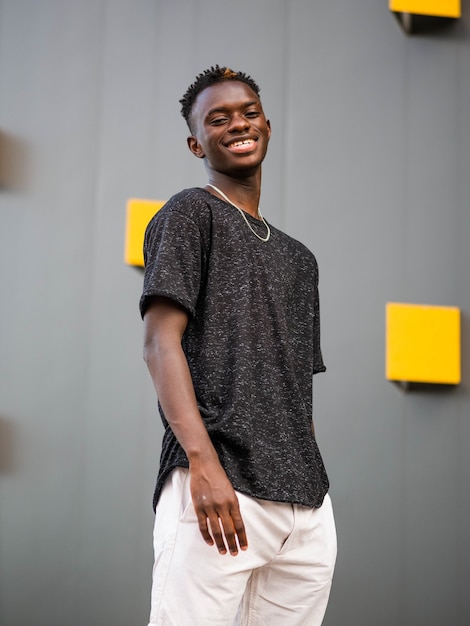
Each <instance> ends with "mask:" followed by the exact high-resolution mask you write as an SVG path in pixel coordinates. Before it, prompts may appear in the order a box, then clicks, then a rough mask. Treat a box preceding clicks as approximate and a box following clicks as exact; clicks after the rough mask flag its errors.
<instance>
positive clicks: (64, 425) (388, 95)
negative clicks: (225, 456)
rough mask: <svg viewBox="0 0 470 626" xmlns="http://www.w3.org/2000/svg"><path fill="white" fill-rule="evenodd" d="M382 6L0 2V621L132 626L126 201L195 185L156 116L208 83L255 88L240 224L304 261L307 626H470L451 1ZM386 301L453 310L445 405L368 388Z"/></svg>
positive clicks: (142, 593) (148, 441)
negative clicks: (261, 157)
mask: <svg viewBox="0 0 470 626" xmlns="http://www.w3.org/2000/svg"><path fill="white" fill-rule="evenodd" d="M387 4H388V3H387V2H386V0H382V1H380V2H378V1H377V0H355V2H350V0H328V2H316V1H315V2H312V1H311V0H295V1H294V0H290V1H289V0H238V1H237V2H236V3H235V2H229V1H228V0H217V1H216V0H213V1H211V0H109V1H105V0H94V1H93V0H80V1H79V0H76V1H73V0H0V148H1V150H0V151H1V154H2V156H1V160H0V182H1V184H2V187H1V189H0V220H1V221H0V224H1V226H0V285H1V292H0V440H1V453H2V457H1V464H0V469H1V474H0V479H1V511H0V532H1V545H0V549H1V554H0V575H1V585H0V623H1V626H20V625H23V624H26V623H32V624H35V626H64V625H65V626H79V625H80V626H82V625H83V624H89V625H90V626H111V624H112V625H113V626H129V624H133V625H134V624H135V625H138V624H145V623H146V620H147V613H148V595H149V589H150V571H151V565H152V554H151V549H152V548H151V545H152V544H151V528H152V522H153V519H152V510H151V495H152V489H153V482H154V476H155V472H156V467H157V462H158V455H159V439H160V436H161V429H160V425H159V419H158V417H157V415H156V410H155V399H154V394H153V390H152V387H151V383H150V379H149V377H148V374H147V372H146V370H145V367H144V364H143V362H142V358H141V343H142V327H141V321H140V319H139V315H138V310H137V301H138V297H139V292H140V288H141V281H142V275H141V273H140V272H139V271H138V270H136V269H134V268H130V267H127V266H125V265H124V263H123V260H122V258H123V234H124V216H125V203H126V200H127V198H129V197H148V198H156V199H164V198H168V197H169V196H170V195H171V194H172V193H175V192H176V191H178V190H179V189H181V188H182V187H186V186H190V185H193V184H204V183H205V180H206V179H205V173H204V171H203V168H202V166H201V163H200V162H199V161H197V160H196V159H194V158H192V157H191V155H190V154H189V152H188V151H187V150H186V147H185V137H186V129H185V127H184V123H183V120H182V118H180V116H179V106H178V99H179V97H180V96H181V95H182V93H183V92H184V90H185V88H186V87H187V85H188V84H189V83H190V82H191V81H192V80H193V78H194V76H195V75H196V73H198V72H199V71H201V70H202V69H205V68H206V67H207V66H209V65H212V64H214V63H220V64H228V65H232V66H234V67H235V68H236V69H242V70H245V71H248V72H249V73H251V74H252V75H253V76H254V77H255V78H256V80H257V81H258V82H259V83H260V84H261V89H262V97H263V101H264V105H265V109H266V111H267V113H268V114H269V116H270V118H271V121H272V125H273V138H272V143H271V151H270V154H269V156H268V159H267V162H266V167H265V170H264V192H263V197H262V210H263V213H264V214H265V215H266V216H267V218H268V219H270V220H271V221H272V222H273V223H274V224H276V225H277V226H280V227H281V228H284V229H285V230H286V231H287V232H289V233H290V234H291V235H293V236H295V237H297V238H299V239H300V240H302V241H303V242H304V243H306V244H307V245H308V246H309V247H310V248H312V249H313V250H314V252H315V253H316V255H317V258H318V261H319V264H320V275H321V297H322V322H323V351H324V354H325V358H326V361H327V365H328V372H327V373H326V374H324V375H321V376H318V377H317V379H316V380H315V413H316V430H317V434H318V437H319V440H320V444H321V448H322V451H323V455H324V457H325V460H326V463H327V466H328V469H329V473H330V478H331V483H332V489H331V494H332V498H333V501H334V505H335V510H336V517H337V525H338V534H339V557H338V564H337V573H336V579H335V585H334V589H333V593H332V597H331V603H330V607H329V610H328V614H327V617H326V619H325V624H326V625H327V626H343V625H344V626H346V625H347V626H377V625H380V626H397V625H400V626H442V625H446V626H447V625H449V626H463V625H464V624H468V623H469V615H470V602H469V594H468V591H467V585H468V575H467V574H468V565H467V564H468V562H469V560H470V542H469V531H468V528H469V524H468V519H469V517H470V490H469V489H468V484H469V482H470V455H469V454H468V452H469V442H470V420H469V416H470V396H469V346H470V331H469V314H470V278H469V276H470V272H469V268H470V208H469V198H470V176H469V168H470V123H469V120H468V117H469V112H470V34H469V28H470V6H468V3H466V2H464V3H463V5H464V16H463V19H462V20H461V22H460V23H459V24H457V25H456V26H455V27H454V28H449V29H447V30H445V31H442V32H438V33H434V34H432V35H427V36H420V37H406V36H405V35H404V34H403V32H402V31H401V30H400V28H399V26H398V24H397V23H396V21H395V19H394V18H393V17H392V15H391V14H390V13H389V11H388V9H387ZM387 301H405V302H416V303H431V304H442V305H454V306H459V307H461V308H462V312H463V340H462V348H463V382H462V384H461V385H460V387H459V388H457V389H454V390H449V391H440V392H424V391H419V392H413V393H411V392H409V393H403V392H402V391H400V390H399V389H398V388H396V387H395V386H393V385H392V384H391V383H389V382H387V381H386V380H385V379H384V307H385V303H386V302H387ZM182 626H183V625H182ZM184 626H186V625H184Z"/></svg>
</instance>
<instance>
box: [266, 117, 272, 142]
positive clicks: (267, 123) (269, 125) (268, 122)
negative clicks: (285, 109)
mask: <svg viewBox="0 0 470 626" xmlns="http://www.w3.org/2000/svg"><path fill="white" fill-rule="evenodd" d="M266 125H267V127H268V131H269V134H268V139H270V138H271V122H270V121H269V120H266Z"/></svg>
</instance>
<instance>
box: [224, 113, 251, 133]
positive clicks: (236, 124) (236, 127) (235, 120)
mask: <svg viewBox="0 0 470 626" xmlns="http://www.w3.org/2000/svg"><path fill="white" fill-rule="evenodd" d="M249 126H250V122H249V120H248V119H247V118H246V117H245V116H244V115H242V114H241V113H235V114H234V115H233V116H232V119H231V120H230V126H229V131H230V132H237V131H240V130H245V129H246V128H249Z"/></svg>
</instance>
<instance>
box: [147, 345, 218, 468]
mask: <svg viewBox="0 0 470 626" xmlns="http://www.w3.org/2000/svg"><path fill="white" fill-rule="evenodd" d="M145 361H146V363H147V367H148V368H149V371H150V375H151V377H152V381H153V384H154V387H155V390H156V392H157V395H158V399H159V401H160V404H161V406H162V409H163V413H164V415H165V418H166V420H167V421H168V423H169V425H170V427H171V429H172V431H173V433H174V435H175V437H176V438H177V440H178V441H179V443H180V445H181V446H182V448H183V450H184V451H185V452H186V455H187V457H188V459H189V460H190V463H195V464H197V463H199V462H201V461H203V460H207V461H214V460H216V458H217V455H216V452H215V449H214V446H213V445H212V442H211V440H210V438H209V435H208V434H207V430H206V428H205V426H204V423H203V421H202V418H201V415H200V413H199V409H198V406H197V402H196V396H195V393H194V387H193V383H192V379H191V374H190V371H189V367H188V363H187V361H186V357H185V355H184V352H183V350H182V348H181V346H176V347H175V346H173V347H169V346H165V345H160V346H158V345H151V346H148V347H146V349H145Z"/></svg>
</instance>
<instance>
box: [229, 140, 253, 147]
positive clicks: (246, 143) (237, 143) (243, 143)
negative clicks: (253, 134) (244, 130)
mask: <svg viewBox="0 0 470 626" xmlns="http://www.w3.org/2000/svg"><path fill="white" fill-rule="evenodd" d="M252 142H253V140H252V139H245V140H244V141H234V142H233V143H231V144H230V146H246V145H248V144H251V143H252Z"/></svg>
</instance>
